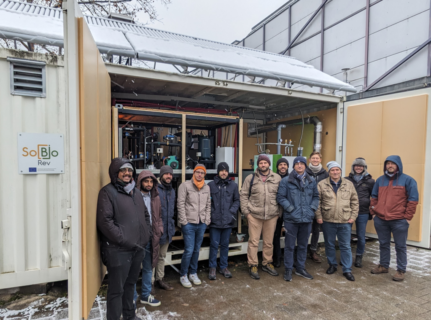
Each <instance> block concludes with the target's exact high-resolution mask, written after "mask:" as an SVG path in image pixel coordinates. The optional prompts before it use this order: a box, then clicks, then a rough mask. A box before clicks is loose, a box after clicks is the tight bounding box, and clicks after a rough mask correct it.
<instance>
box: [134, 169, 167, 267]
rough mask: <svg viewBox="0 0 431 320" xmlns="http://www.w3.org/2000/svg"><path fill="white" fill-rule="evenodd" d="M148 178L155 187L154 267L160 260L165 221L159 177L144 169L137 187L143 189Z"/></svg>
mask: <svg viewBox="0 0 431 320" xmlns="http://www.w3.org/2000/svg"><path fill="white" fill-rule="evenodd" d="M146 178H151V179H153V189H151V191H150V196H151V221H152V225H151V230H152V237H151V246H152V249H153V251H152V267H153V268H154V267H155V266H156V264H157V261H158V260H159V252H160V238H161V236H162V235H163V221H162V212H161V204H160V197H159V190H158V188H157V186H158V184H159V181H158V180H157V178H156V177H155V176H154V175H153V174H152V173H151V172H150V171H148V170H143V171H142V172H141V173H140V174H139V176H138V182H137V183H136V187H137V188H139V189H141V183H142V180H145V179H146Z"/></svg>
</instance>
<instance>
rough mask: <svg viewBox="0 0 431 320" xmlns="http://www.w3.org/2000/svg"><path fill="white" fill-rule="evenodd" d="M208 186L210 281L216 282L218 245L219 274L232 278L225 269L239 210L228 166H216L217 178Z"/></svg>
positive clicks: (237, 198)
mask: <svg viewBox="0 0 431 320" xmlns="http://www.w3.org/2000/svg"><path fill="white" fill-rule="evenodd" d="M208 186H209V187H210V192H211V224H210V226H209V227H210V241H211V243H210V256H209V266H210V270H209V274H208V278H209V279H210V280H216V267H217V252H218V247H219V245H220V268H219V272H220V273H221V274H222V275H224V276H225V277H226V278H232V274H231V273H230V271H229V270H228V269H227V259H228V253H229V238H230V234H231V232H232V227H233V226H234V224H235V221H236V219H237V216H238V214H237V212H238V209H239V192H238V185H237V184H236V183H235V182H234V181H232V180H230V179H229V165H228V164H227V163H226V162H220V163H219V164H218V166H217V176H215V178H214V181H211V182H210V183H209V184H208Z"/></svg>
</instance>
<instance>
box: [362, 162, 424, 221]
mask: <svg viewBox="0 0 431 320" xmlns="http://www.w3.org/2000/svg"><path fill="white" fill-rule="evenodd" d="M387 161H392V162H394V163H396V165H397V166H398V172H397V173H396V174H395V175H394V176H393V177H392V178H391V177H389V176H388V175H386V174H384V175H383V176H381V177H379V178H378V179H377V181H376V184H375V185H374V188H373V192H372V194H371V208H370V212H371V214H372V215H377V216H378V217H379V218H380V219H382V220H397V219H407V220H409V221H410V220H411V219H413V215H414V214H415V212H416V207H417V205H418V201H419V193H418V186H417V183H416V180H415V179H413V178H412V177H410V176H408V175H406V174H404V173H403V163H402V162H401V158H400V157H399V156H389V157H387V158H386V161H385V164H384V167H383V172H384V171H385V170H386V162H387Z"/></svg>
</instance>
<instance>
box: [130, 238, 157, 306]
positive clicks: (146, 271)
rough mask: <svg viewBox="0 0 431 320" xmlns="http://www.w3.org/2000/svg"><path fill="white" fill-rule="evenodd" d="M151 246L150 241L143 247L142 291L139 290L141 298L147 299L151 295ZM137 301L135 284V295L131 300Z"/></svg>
mask: <svg viewBox="0 0 431 320" xmlns="http://www.w3.org/2000/svg"><path fill="white" fill-rule="evenodd" d="M152 248H153V247H152V245H151V241H150V242H148V244H147V246H146V247H145V250H144V251H145V256H144V259H143V260H142V290H141V298H142V299H147V298H148V296H149V295H150V293H151V285H152V283H151V282H152V279H151V278H152V277H153V267H152V260H153V254H152ZM137 299H138V293H137V292H136V284H135V294H134V296H133V300H134V301H136V300H137Z"/></svg>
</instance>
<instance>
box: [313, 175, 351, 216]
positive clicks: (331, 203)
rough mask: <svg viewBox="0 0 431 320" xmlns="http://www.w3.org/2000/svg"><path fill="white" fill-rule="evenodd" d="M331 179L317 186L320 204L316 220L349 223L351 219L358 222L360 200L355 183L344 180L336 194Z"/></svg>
mask: <svg viewBox="0 0 431 320" xmlns="http://www.w3.org/2000/svg"><path fill="white" fill-rule="evenodd" d="M330 179H331V178H329V177H328V178H327V179H325V180H322V181H320V182H319V184H318V185H317V190H318V191H319V197H320V202H319V207H318V208H317V210H316V219H323V220H324V221H326V222H333V223H347V221H348V220H349V219H352V220H356V218H357V217H358V211H359V200H358V194H357V193H356V190H355V187H354V186H353V183H351V182H350V181H349V180H347V179H342V180H341V185H340V187H339V188H338V191H337V193H335V192H334V189H333V188H332V185H331V182H330V181H329V180H330Z"/></svg>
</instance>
